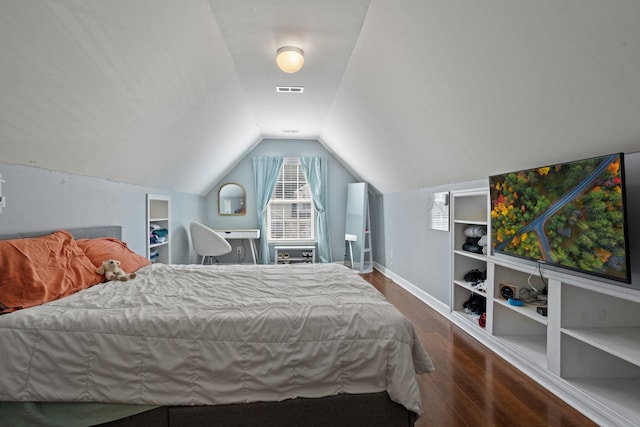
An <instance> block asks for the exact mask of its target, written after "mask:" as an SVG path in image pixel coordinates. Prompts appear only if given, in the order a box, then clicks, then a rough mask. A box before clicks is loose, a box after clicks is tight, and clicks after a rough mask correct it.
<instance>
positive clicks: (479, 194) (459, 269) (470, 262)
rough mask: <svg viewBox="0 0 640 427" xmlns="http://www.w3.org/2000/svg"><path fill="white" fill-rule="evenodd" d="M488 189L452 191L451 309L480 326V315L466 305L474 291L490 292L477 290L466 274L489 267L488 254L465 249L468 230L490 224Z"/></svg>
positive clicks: (457, 314) (465, 319) (475, 325)
mask: <svg viewBox="0 0 640 427" xmlns="http://www.w3.org/2000/svg"><path fill="white" fill-rule="evenodd" d="M487 198H488V192H487V190H485V189H480V190H469V191H454V192H451V195H450V201H451V228H450V229H451V246H452V248H453V260H452V262H451V268H452V274H451V277H452V278H453V284H452V287H451V311H452V314H453V315H454V316H457V317H458V318H460V319H463V320H464V321H466V322H468V323H469V324H470V325H473V327H477V328H478V329H480V328H481V327H480V324H479V322H478V319H477V316H473V315H469V314H467V313H465V312H464V308H463V304H464V303H465V301H467V300H468V299H469V297H470V296H471V294H472V293H474V292H475V293H477V294H479V295H482V296H484V297H486V294H487V293H486V292H482V291H476V290H474V289H472V287H471V286H470V285H469V284H468V283H467V282H465V281H464V280H463V278H464V276H465V274H467V273H468V272H469V271H471V270H474V269H477V270H479V271H485V270H486V269H487V256H486V255H485V254H477V253H473V252H468V251H465V250H463V249H462V245H464V243H465V242H466V236H465V235H464V230H465V229H466V228H467V227H469V226H472V225H480V226H485V227H486V226H487V225H488V223H487V218H488V203H487Z"/></svg>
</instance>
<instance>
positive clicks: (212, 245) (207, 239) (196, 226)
mask: <svg viewBox="0 0 640 427" xmlns="http://www.w3.org/2000/svg"><path fill="white" fill-rule="evenodd" d="M189 228H190V230H191V241H192V242H193V248H194V249H195V250H196V253H197V254H198V255H200V256H202V261H201V262H200V264H204V260H205V258H207V257H208V258H209V264H211V258H212V257H216V256H219V255H224V254H228V253H229V252H231V245H230V244H229V242H227V240H226V239H225V238H224V237H222V236H221V235H220V234H218V233H216V232H215V231H214V230H212V229H210V228H209V227H207V226H206V225H203V224H200V223H199V222H192V223H191V225H190V227H189Z"/></svg>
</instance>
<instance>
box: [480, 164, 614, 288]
mask: <svg viewBox="0 0 640 427" xmlns="http://www.w3.org/2000/svg"><path fill="white" fill-rule="evenodd" d="M622 174H623V171H622V156H621V155H620V154H615V155H611V156H605V157H598V158H593V159H586V160H581V161H577V162H571V163H565V164H559V165H555V166H547V167H541V168H535V169H529V170H526V171H520V172H512V173H508V174H503V175H497V176H492V177H490V191H491V229H492V239H493V247H494V252H500V253H505V254H509V255H514V256H518V257H523V258H529V259H533V260H542V261H544V262H547V263H549V264H554V265H558V266H562V267H567V268H570V269H574V270H579V271H584V272H587V273H591V274H596V275H600V276H604V277H610V278H613V279H615V280H621V281H623V280H627V271H626V270H627V261H626V255H627V254H626V244H625V229H624V221H625V218H624V206H623V200H624V198H623V191H624V188H623V183H622V176H623V175H622Z"/></svg>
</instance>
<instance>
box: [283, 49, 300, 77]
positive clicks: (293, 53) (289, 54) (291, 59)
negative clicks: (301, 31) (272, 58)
mask: <svg viewBox="0 0 640 427" xmlns="http://www.w3.org/2000/svg"><path fill="white" fill-rule="evenodd" d="M276 64H278V68H280V69H281V70H282V71H284V72H285V73H289V74H292V73H297V72H298V71H300V69H301V68H302V66H303V65H304V52H303V51H302V49H300V48H299V47H294V46H283V47H281V48H280V49H278V52H277V53H276Z"/></svg>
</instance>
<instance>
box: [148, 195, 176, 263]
mask: <svg viewBox="0 0 640 427" xmlns="http://www.w3.org/2000/svg"><path fill="white" fill-rule="evenodd" d="M152 224H157V225H159V226H160V227H161V228H163V229H166V230H167V231H168V235H167V239H166V240H165V241H163V242H160V243H151V241H150V229H151V225H152ZM146 231H147V236H146V239H147V240H146V241H147V258H149V259H152V254H153V253H154V252H155V251H157V252H158V255H157V257H156V258H155V261H154V262H160V263H163V264H170V263H171V245H170V242H171V198H170V197H169V196H159V195H155V194H147V230H146Z"/></svg>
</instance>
